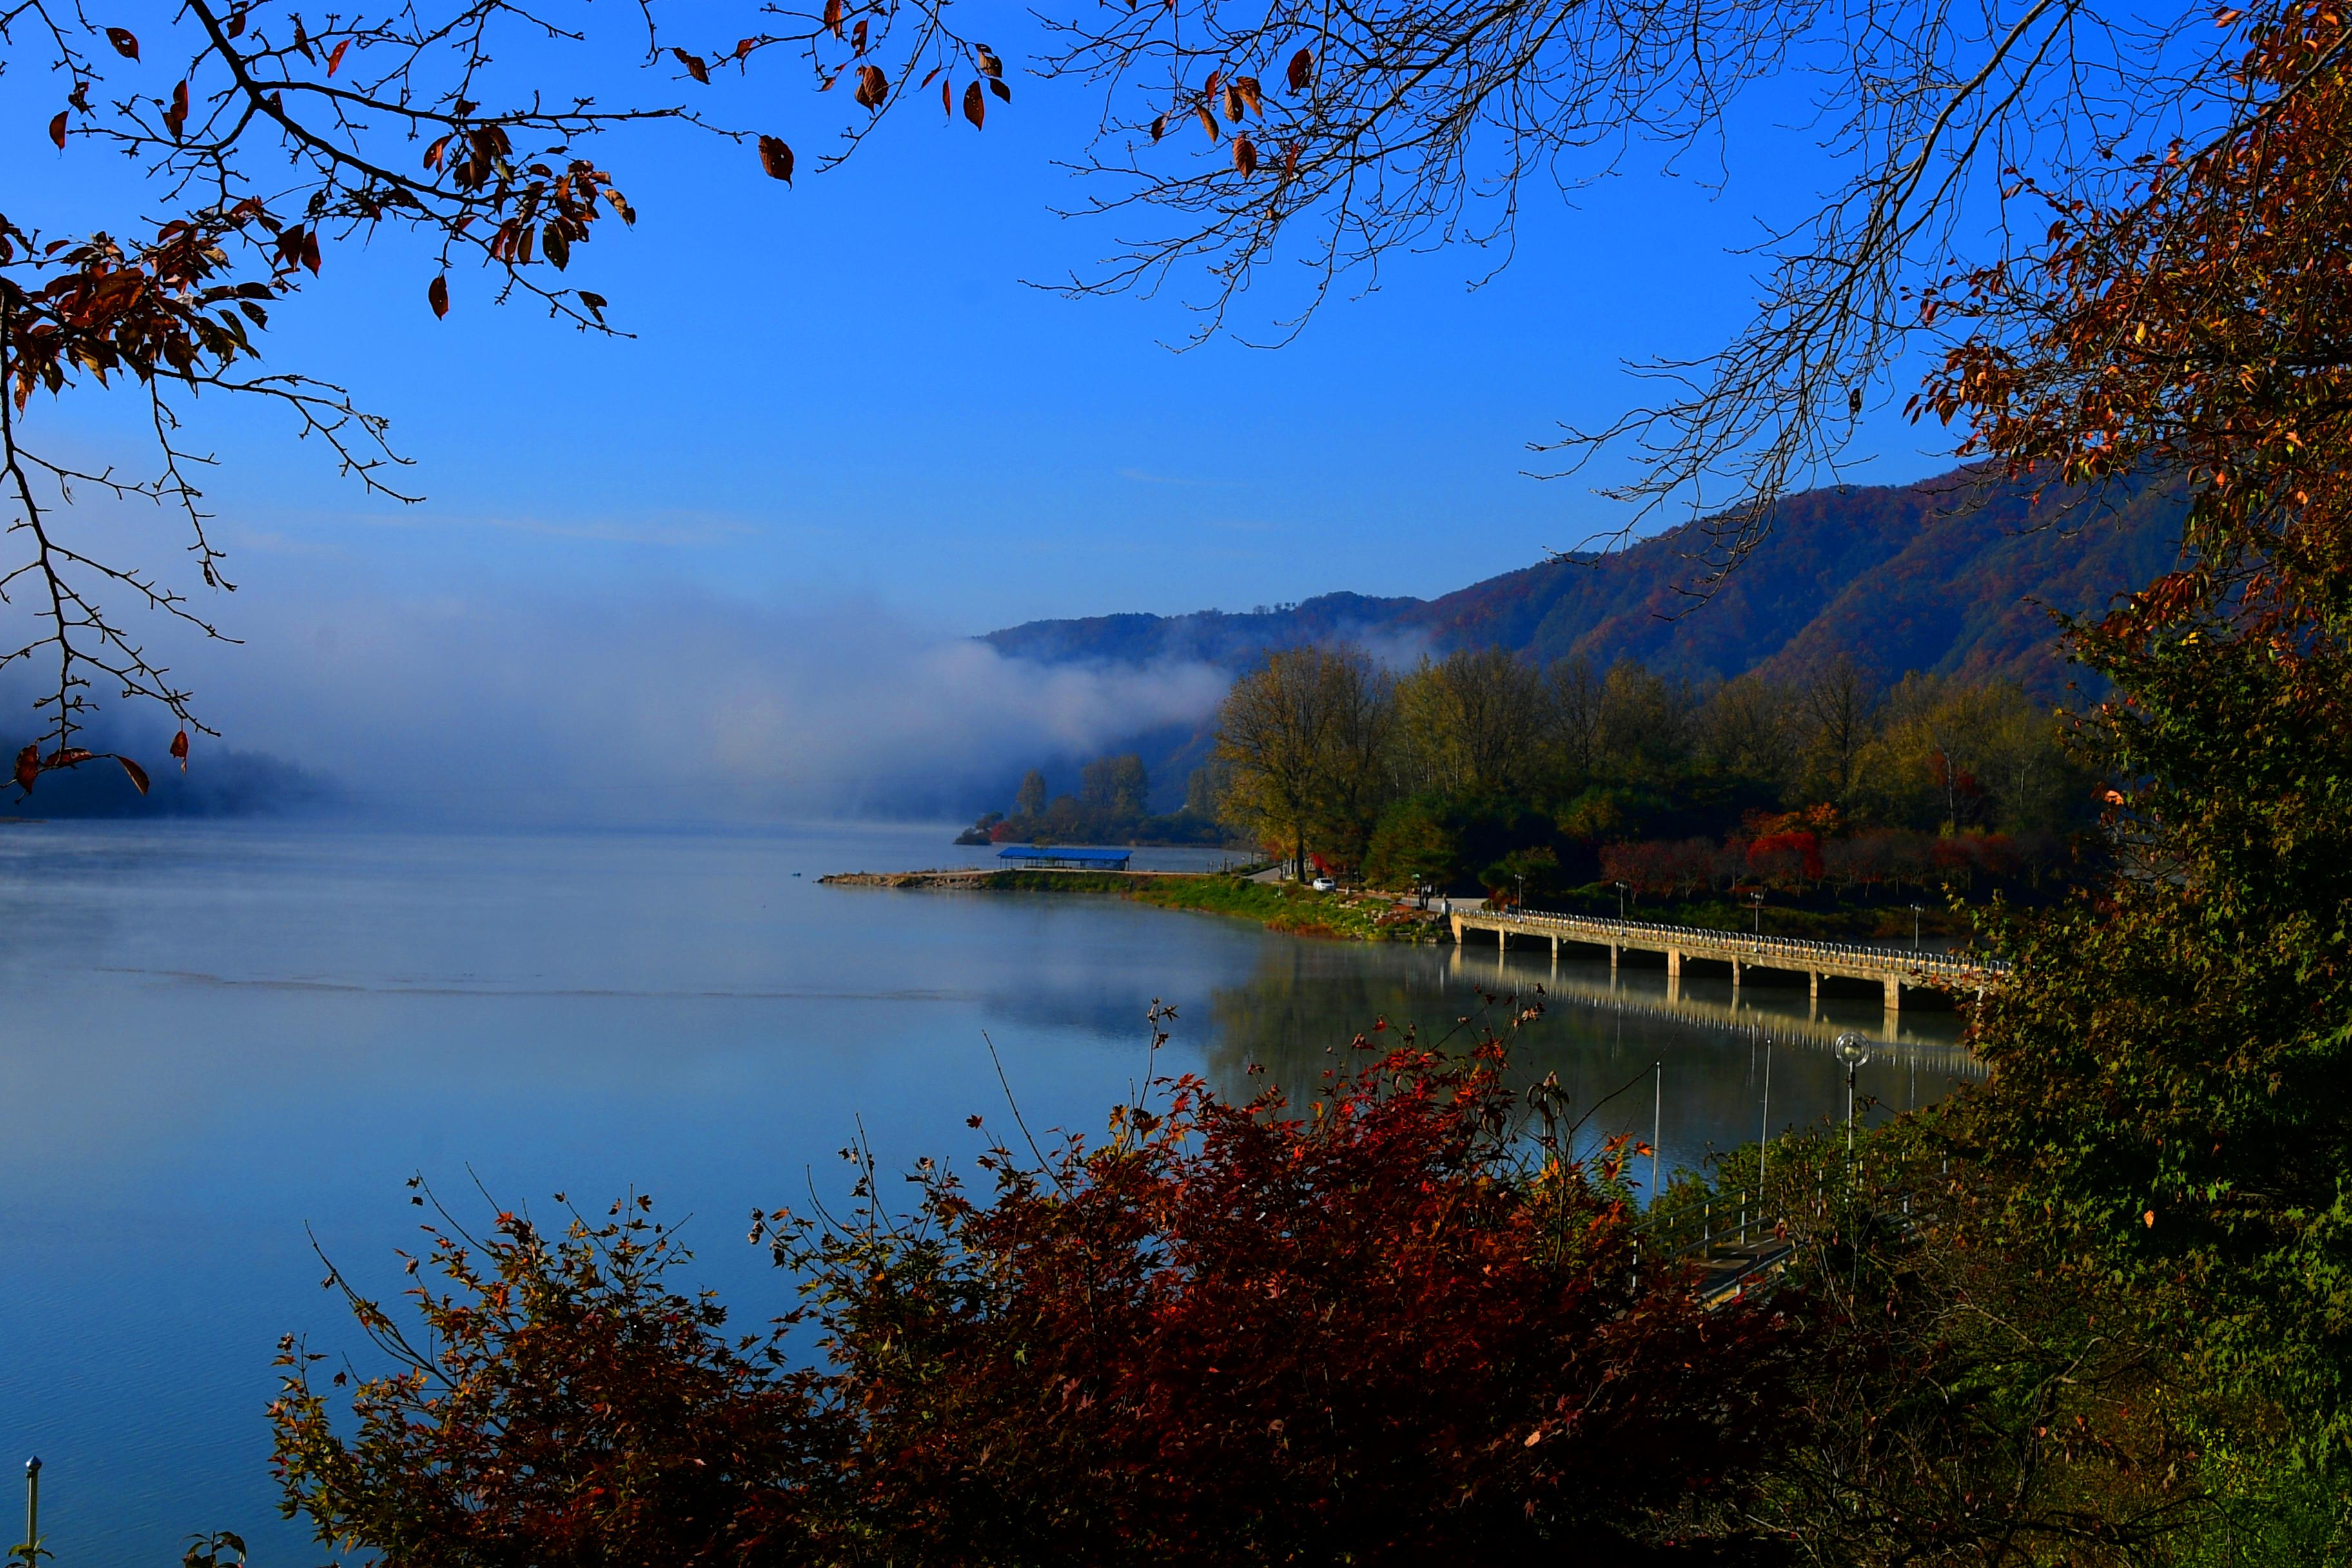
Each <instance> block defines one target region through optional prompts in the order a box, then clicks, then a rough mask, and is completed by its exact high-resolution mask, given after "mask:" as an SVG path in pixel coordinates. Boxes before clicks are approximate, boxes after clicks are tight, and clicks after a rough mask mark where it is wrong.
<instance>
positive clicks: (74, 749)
mask: <svg viewBox="0 0 2352 1568" xmlns="http://www.w3.org/2000/svg"><path fill="white" fill-rule="evenodd" d="M97 754H98V753H97V752H87V751H84V750H83V749H82V748H81V747H79V746H59V747H58V749H57V750H56V751H54V752H50V753H49V754H48V755H47V756H46V757H43V758H42V759H41V766H42V767H43V768H45V769H47V768H78V767H79V766H81V765H82V763H86V762H88V761H89V760H90V758H92V757H94V756H96V755H97Z"/></svg>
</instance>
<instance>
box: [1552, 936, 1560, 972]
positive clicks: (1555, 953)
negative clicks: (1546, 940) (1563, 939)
mask: <svg viewBox="0 0 2352 1568" xmlns="http://www.w3.org/2000/svg"><path fill="white" fill-rule="evenodd" d="M1551 966H1552V967H1553V968H1554V969H1558V968H1559V938H1558V937H1554V938H1552V939H1551Z"/></svg>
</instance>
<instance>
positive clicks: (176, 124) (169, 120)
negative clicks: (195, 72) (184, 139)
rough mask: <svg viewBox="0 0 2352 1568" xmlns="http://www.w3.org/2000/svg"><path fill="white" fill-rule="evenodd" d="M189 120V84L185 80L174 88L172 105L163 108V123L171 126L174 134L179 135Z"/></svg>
mask: <svg viewBox="0 0 2352 1568" xmlns="http://www.w3.org/2000/svg"><path fill="white" fill-rule="evenodd" d="M187 122H188V84H187V83H186V82H182V83H180V84H179V85H178V86H177V87H174V88H173V89H172V106H171V107H170V108H169V109H166V110H163V123H164V124H165V125H167V126H169V127H171V131H172V134H173V136H177V135H179V134H180V128H181V127H182V126H184V125H185V124H187Z"/></svg>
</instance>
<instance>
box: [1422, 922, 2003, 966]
mask: <svg viewBox="0 0 2352 1568" xmlns="http://www.w3.org/2000/svg"><path fill="white" fill-rule="evenodd" d="M1456 912H1457V913H1458V914H1459V915H1460V917H1461V918H1462V919H1464V920H1467V921H1489V922H1495V923H1499V924H1508V925H1510V926H1512V927H1514V928H1516V929H1526V930H1528V931H1558V932H1559V933H1561V934H1569V933H1573V934H1575V935H1578V936H1580V937H1588V938H1592V939H1597V940H1600V941H1601V942H1607V941H1608V940H1609V939H1611V938H1612V937H1613V938H1616V939H1618V940H1619V942H1620V943H1621V945H1638V946H1658V947H1667V946H1671V947H1674V948H1676V949H1678V950H1685V951H1688V950H1695V949H1707V950H1712V951H1714V952H1728V953H1737V954H1740V955H1742V956H1746V955H1751V954H1752V955H1753V956H1754V960H1755V961H1756V962H1759V963H1764V962H1769V960H1773V959H1788V960H1800V959H1807V958H1814V959H1822V960H1826V961H1829V962H1832V963H1839V962H1843V963H1853V964H1868V965H1870V966H1871V967H1873V968H1876V969H1882V970H1884V969H1899V970H1902V971H1903V972H1905V973H1918V974H1936V975H1944V976H1948V977H1951V978H1955V979H1975V978H1977V977H1979V976H1983V977H1993V976H1999V975H2003V974H2006V973H2009V963H2008V961H2007V960H2005V959H1999V958H1979V957H1972V956H1966V955H1955V954H1952V953H1948V952H1927V951H1925V950H1923V949H1920V948H1916V947H1883V946H1880V945H1877V944H1875V943H1872V942H1822V941H1819V940H1817V939H1815V938H1811V937H1797V936H1756V935H1751V934H1749V933H1748V932H1746V931H1716V930H1713V929H1711V928H1709V927H1706V926H1685V925H1668V924H1665V923H1664V922H1661V921H1632V920H1612V919H1610V918H1609V917H1608V916H1606V915H1570V914H1549V913H1544V912H1542V911H1539V910H1461V911H1456Z"/></svg>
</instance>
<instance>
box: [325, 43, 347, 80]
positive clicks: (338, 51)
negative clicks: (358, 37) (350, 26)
mask: <svg viewBox="0 0 2352 1568" xmlns="http://www.w3.org/2000/svg"><path fill="white" fill-rule="evenodd" d="M350 47H352V41H351V40H350V39H349V38H345V39H343V40H342V41H341V42H340V43H338V44H337V45H336V46H335V47H334V52H333V53H331V54H330V55H329V56H328V57H327V74H328V75H329V76H332V75H334V74H335V72H336V70H337V69H338V68H340V67H341V65H342V63H343V51H344V50H345V49H348V48H350Z"/></svg>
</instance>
